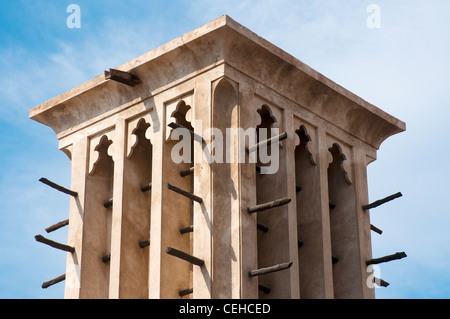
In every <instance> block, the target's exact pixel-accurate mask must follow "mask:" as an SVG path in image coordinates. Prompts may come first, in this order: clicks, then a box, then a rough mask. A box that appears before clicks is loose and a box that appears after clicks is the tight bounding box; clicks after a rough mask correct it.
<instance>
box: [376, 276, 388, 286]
mask: <svg viewBox="0 0 450 319" xmlns="http://www.w3.org/2000/svg"><path fill="white" fill-rule="evenodd" d="M373 282H374V283H376V284H377V285H378V286H379V287H387V286H389V285H390V284H389V283H388V282H387V281H385V280H383V279H381V278H376V277H375V278H373Z"/></svg>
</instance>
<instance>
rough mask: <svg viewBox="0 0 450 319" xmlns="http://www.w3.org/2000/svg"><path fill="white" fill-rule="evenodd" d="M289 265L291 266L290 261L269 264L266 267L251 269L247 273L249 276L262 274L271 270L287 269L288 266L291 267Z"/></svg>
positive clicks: (271, 271)
mask: <svg viewBox="0 0 450 319" xmlns="http://www.w3.org/2000/svg"><path fill="white" fill-rule="evenodd" d="M291 266H292V261H291V262H289V263H284V264H278V265H274V266H270V267H266V268H260V269H256V270H251V271H249V272H248V275H249V276H250V277H256V276H262V275H266V274H270V273H273V272H277V271H281V270H285V269H289V268H291Z"/></svg>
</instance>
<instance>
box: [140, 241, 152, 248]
mask: <svg viewBox="0 0 450 319" xmlns="http://www.w3.org/2000/svg"><path fill="white" fill-rule="evenodd" d="M148 246H150V240H149V239H147V240H141V241H139V247H141V248H145V247H148Z"/></svg>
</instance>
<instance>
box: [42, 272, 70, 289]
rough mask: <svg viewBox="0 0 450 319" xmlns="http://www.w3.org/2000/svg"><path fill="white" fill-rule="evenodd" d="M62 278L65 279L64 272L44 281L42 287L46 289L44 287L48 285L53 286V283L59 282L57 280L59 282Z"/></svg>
mask: <svg viewBox="0 0 450 319" xmlns="http://www.w3.org/2000/svg"><path fill="white" fill-rule="evenodd" d="M64 280H66V274H64V275H61V276H59V277H56V278H54V279H52V280H49V281H46V282H44V283H43V284H42V288H43V289H46V288H48V287H50V286H53V285H55V284H57V283H59V282H61V281H64Z"/></svg>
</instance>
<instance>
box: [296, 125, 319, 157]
mask: <svg viewBox="0 0 450 319" xmlns="http://www.w3.org/2000/svg"><path fill="white" fill-rule="evenodd" d="M295 133H296V134H295V135H294V138H295V143H294V145H295V147H296V148H297V147H304V148H305V150H306V151H307V152H308V154H309V160H310V162H311V164H312V165H317V162H316V157H315V154H314V153H313V152H312V151H311V149H312V148H313V141H312V139H311V136H310V135H309V133H308V130H307V128H306V127H305V125H303V124H302V125H300V128H299V129H298V130H296V131H295Z"/></svg>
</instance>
